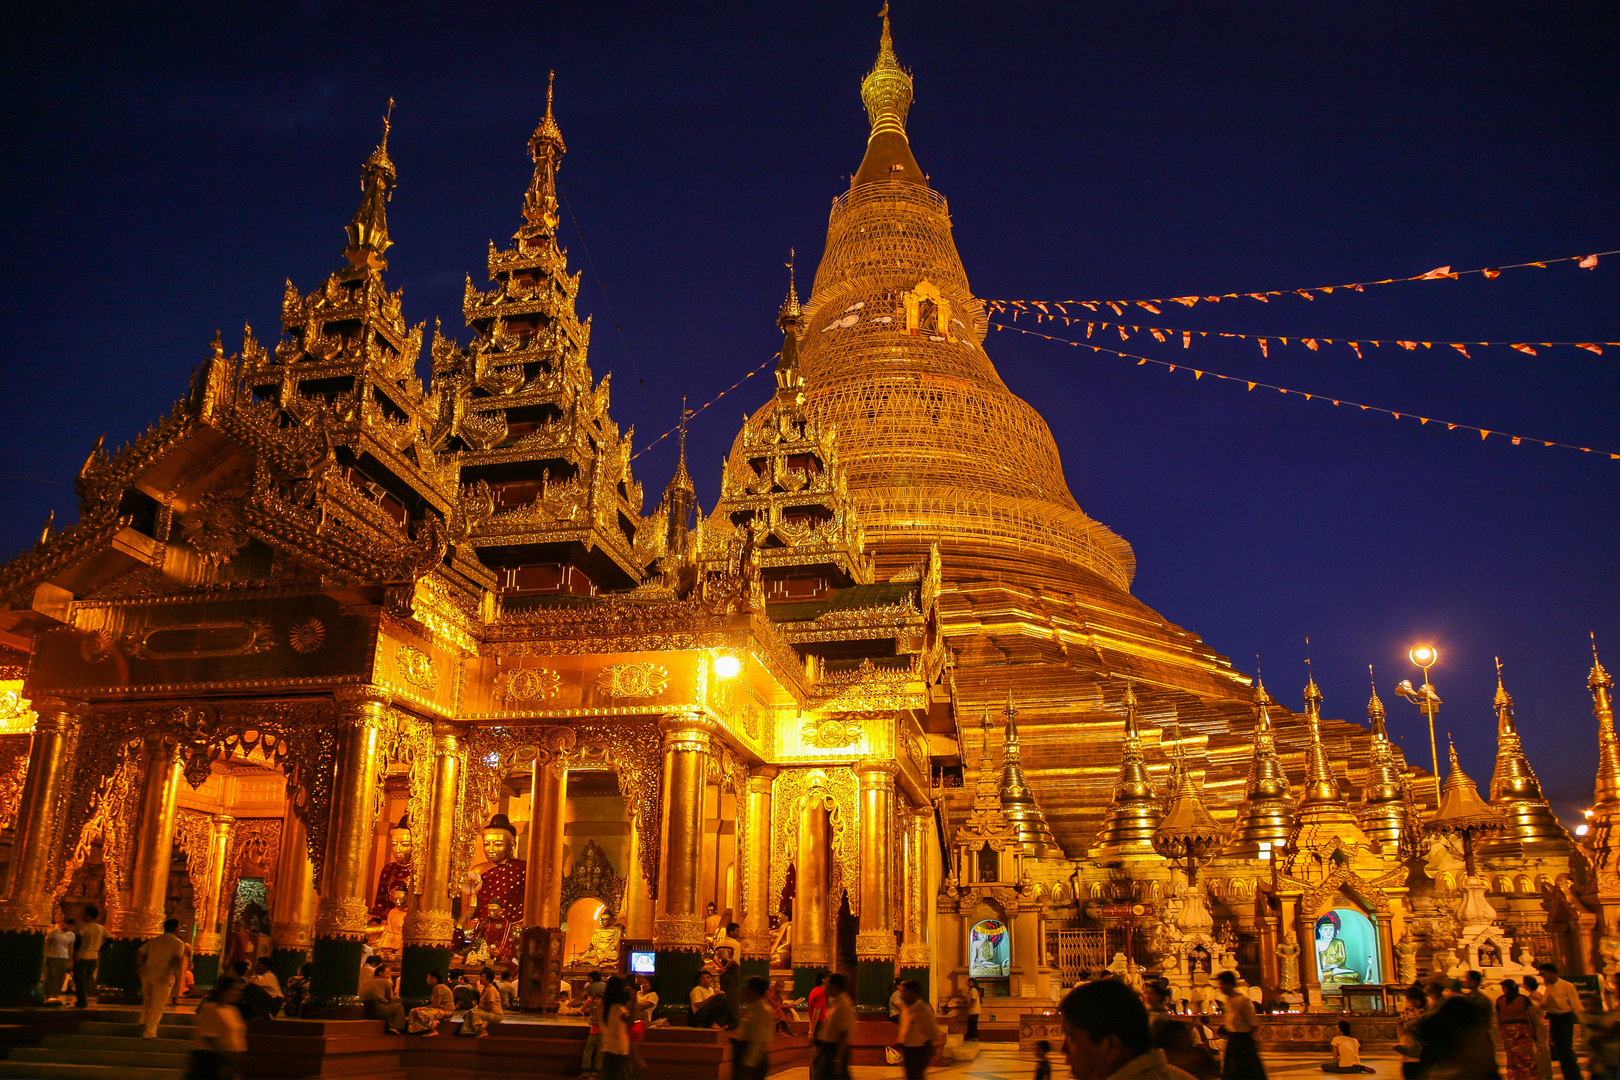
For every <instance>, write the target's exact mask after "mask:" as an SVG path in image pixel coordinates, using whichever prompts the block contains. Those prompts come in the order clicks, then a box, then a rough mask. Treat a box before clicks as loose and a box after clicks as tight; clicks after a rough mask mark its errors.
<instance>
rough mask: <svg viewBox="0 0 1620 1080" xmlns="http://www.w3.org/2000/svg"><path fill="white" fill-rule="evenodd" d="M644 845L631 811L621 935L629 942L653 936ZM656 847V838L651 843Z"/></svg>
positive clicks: (651, 907) (634, 815)
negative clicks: (622, 933)
mask: <svg viewBox="0 0 1620 1080" xmlns="http://www.w3.org/2000/svg"><path fill="white" fill-rule="evenodd" d="M646 847H647V840H646V837H645V836H644V835H643V829H642V823H641V820H640V818H639V815H637V814H636V813H635V812H634V811H631V814H630V867H629V869H628V870H626V871H625V877H626V878H627V879H628V881H627V882H626V884H625V887H624V936H625V937H626V938H628V939H630V940H631V941H643V942H645V941H651V940H652V936H653V906H654V904H655V901H654V899H653V883H652V881H651V880H650V879H649V878H648V877H647V872H646V869H645V867H646V863H645V861H644V859H643V858H642V852H643V851H644V850H645V849H646ZM652 848H653V850H654V851H656V850H658V845H657V841H656V840H654V842H653V844H652Z"/></svg>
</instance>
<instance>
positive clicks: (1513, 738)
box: [1482, 657, 1570, 853]
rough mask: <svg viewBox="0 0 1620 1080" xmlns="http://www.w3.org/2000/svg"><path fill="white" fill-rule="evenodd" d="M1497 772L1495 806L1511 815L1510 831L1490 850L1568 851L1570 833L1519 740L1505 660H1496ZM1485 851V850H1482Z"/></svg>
mask: <svg viewBox="0 0 1620 1080" xmlns="http://www.w3.org/2000/svg"><path fill="white" fill-rule="evenodd" d="M1495 705H1496V771H1495V772H1494V773H1492V774H1491V803H1492V805H1494V806H1495V807H1496V808H1497V809H1499V810H1501V811H1503V812H1504V813H1505V814H1506V815H1507V821H1508V823H1507V829H1506V830H1505V831H1504V832H1503V833H1502V834H1501V836H1500V837H1499V838H1497V839H1495V840H1492V841H1491V842H1490V843H1489V845H1488V848H1489V849H1491V850H1506V849H1508V848H1513V847H1518V848H1520V850H1522V846H1523V845H1527V844H1548V843H1551V844H1557V845H1560V846H1562V847H1565V848H1566V853H1567V849H1568V847H1569V845H1570V839H1569V834H1568V833H1566V832H1565V831H1564V828H1563V826H1562V825H1560V824H1558V817H1557V815H1555V814H1554V813H1553V812H1552V808H1551V807H1549V806H1548V805H1547V800H1546V799H1545V798H1544V797H1543V796H1542V793H1541V783H1540V782H1539V781H1538V780H1537V779H1536V774H1535V771H1534V770H1532V769H1531V768H1530V760H1529V759H1528V758H1526V757H1525V754H1524V746H1523V744H1522V743H1521V742H1520V741H1519V727H1518V724H1517V723H1516V722H1515V721H1514V719H1513V697H1512V695H1510V694H1509V693H1508V692H1507V687H1506V686H1505V685H1503V683H1502V658H1501V657H1497V658H1496V699H1495ZM1482 850H1485V849H1482Z"/></svg>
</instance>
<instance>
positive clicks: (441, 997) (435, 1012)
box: [406, 968, 456, 1039]
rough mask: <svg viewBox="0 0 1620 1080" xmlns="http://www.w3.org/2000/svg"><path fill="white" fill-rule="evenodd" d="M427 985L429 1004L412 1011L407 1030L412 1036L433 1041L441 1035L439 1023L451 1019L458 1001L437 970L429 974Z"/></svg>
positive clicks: (442, 975)
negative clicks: (419, 1036)
mask: <svg viewBox="0 0 1620 1080" xmlns="http://www.w3.org/2000/svg"><path fill="white" fill-rule="evenodd" d="M427 984H428V1003H427V1004H426V1005H423V1006H421V1007H419V1008H415V1009H412V1010H411V1015H410V1018H409V1020H408V1021H407V1023H406V1029H407V1030H408V1031H410V1033H411V1034H412V1035H421V1036H422V1037H423V1038H428V1039H431V1038H433V1037H434V1036H435V1035H437V1034H438V1033H439V1021H441V1020H448V1019H450V1014H451V1013H453V1012H455V1011H456V999H455V995H453V994H451V993H450V987H449V986H448V985H447V984H446V983H445V981H444V974H443V973H442V972H440V971H439V970H438V969H437V968H435V969H434V970H432V971H430V972H428V974H427Z"/></svg>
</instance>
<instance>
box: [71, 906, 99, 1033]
mask: <svg viewBox="0 0 1620 1080" xmlns="http://www.w3.org/2000/svg"><path fill="white" fill-rule="evenodd" d="M100 914H101V912H99V911H97V910H96V908H95V905H93V904H92V905H91V906H89V907H87V908H85V909H84V922H83V923H82V924H80V926H79V947H78V949H77V950H76V951H75V952H74V953H73V993H74V996H75V997H77V998H78V1001H77V1002H76V1004H77V1005H78V1006H79V1008H81V1009H88V1008H89V1007H90V991H91V990H92V989H94V988H95V985H96V964H97V963H98V962H99V961H100V960H101V944H102V942H104V941H106V940H107V928H106V927H105V926H102V925H101V924H100V923H99V922H97V921H96V917H97V916H99V915H100Z"/></svg>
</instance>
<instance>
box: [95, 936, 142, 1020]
mask: <svg viewBox="0 0 1620 1080" xmlns="http://www.w3.org/2000/svg"><path fill="white" fill-rule="evenodd" d="M144 941H145V939H143V938H112V939H111V940H109V941H108V942H107V944H106V945H105V946H103V947H102V950H101V963H100V964H99V965H98V966H97V968H96V983H97V984H98V985H99V986H100V992H99V993H98V994H97V995H96V1002H97V1004H102V1005H139V1004H140V1003H141V973H140V958H139V957H138V956H137V955H136V954H137V953H138V952H139V950H140V947H141V945H142V944H143V943H144Z"/></svg>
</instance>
